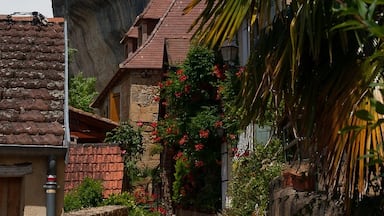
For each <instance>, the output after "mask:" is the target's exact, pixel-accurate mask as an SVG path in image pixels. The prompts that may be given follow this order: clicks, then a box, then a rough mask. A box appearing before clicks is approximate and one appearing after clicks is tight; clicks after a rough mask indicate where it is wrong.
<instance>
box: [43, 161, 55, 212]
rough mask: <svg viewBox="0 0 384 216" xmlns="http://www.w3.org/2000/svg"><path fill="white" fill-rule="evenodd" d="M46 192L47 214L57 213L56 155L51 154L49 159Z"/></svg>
mask: <svg viewBox="0 0 384 216" xmlns="http://www.w3.org/2000/svg"><path fill="white" fill-rule="evenodd" d="M44 188H45V194H46V210H47V216H55V215H56V189H57V182H56V157H55V156H54V155H50V156H49V159H48V169H47V182H46V183H45V185H44Z"/></svg>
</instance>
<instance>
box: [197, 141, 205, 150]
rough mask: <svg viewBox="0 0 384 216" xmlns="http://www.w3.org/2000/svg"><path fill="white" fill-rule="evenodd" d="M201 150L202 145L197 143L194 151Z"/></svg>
mask: <svg viewBox="0 0 384 216" xmlns="http://www.w3.org/2000/svg"><path fill="white" fill-rule="evenodd" d="M203 148H204V145H203V144H201V143H198V144H196V145H195V150H196V151H200V150H202V149H203Z"/></svg>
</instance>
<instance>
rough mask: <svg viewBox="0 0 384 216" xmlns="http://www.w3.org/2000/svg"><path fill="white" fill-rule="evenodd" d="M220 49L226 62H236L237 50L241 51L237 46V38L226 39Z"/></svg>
mask: <svg viewBox="0 0 384 216" xmlns="http://www.w3.org/2000/svg"><path fill="white" fill-rule="evenodd" d="M220 51H221V55H222V56H223V60H224V62H228V63H229V64H234V61H235V60H236V58H237V52H238V51H239V46H237V44H236V41H235V40H231V41H229V40H226V41H225V42H224V44H223V45H222V46H221V48H220Z"/></svg>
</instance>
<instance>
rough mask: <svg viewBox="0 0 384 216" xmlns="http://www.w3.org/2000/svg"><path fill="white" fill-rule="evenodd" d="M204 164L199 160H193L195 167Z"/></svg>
mask: <svg viewBox="0 0 384 216" xmlns="http://www.w3.org/2000/svg"><path fill="white" fill-rule="evenodd" d="M202 166H204V162H203V161H201V160H199V161H195V167H202Z"/></svg>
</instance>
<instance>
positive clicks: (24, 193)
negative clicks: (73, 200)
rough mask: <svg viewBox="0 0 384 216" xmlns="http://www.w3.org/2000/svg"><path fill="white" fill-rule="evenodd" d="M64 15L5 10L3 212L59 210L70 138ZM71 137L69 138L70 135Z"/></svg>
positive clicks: (1, 37) (0, 61) (0, 140)
mask: <svg viewBox="0 0 384 216" xmlns="http://www.w3.org/2000/svg"><path fill="white" fill-rule="evenodd" d="M63 26H64V19H62V18H51V19H46V18H44V16H42V15H41V14H39V13H37V12H34V13H32V16H22V17H15V16H4V15H0V77H1V79H0V155H1V156H0V215H8V216H13V215H15V216H16V215H17V216H18V215H31V216H34V215H46V214H47V215H60V214H62V211H63V198H64V190H63V189H64V187H63V186H64V167H65V162H64V160H65V155H66V152H67V145H68V141H69V135H68V132H69V131H68V130H67V131H66V130H65V129H64V128H68V127H67V126H68V124H67V122H68V121H67V119H66V118H65V116H66V115H65V113H66V111H65V110H66V106H65V103H66V100H65V98H66V97H65V95H66V94H65V81H66V76H65V74H66V73H65V67H66V64H65V39H64V38H65V36H64V35H65V34H64V27H63ZM66 137H68V139H66Z"/></svg>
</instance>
